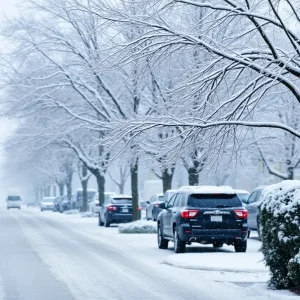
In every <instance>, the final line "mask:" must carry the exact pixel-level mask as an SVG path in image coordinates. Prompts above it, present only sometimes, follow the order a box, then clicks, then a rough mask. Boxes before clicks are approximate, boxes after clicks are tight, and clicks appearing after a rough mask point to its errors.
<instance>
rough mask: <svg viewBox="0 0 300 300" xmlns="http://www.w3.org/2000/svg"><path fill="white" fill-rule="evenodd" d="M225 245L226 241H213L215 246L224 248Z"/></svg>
mask: <svg viewBox="0 0 300 300" xmlns="http://www.w3.org/2000/svg"><path fill="white" fill-rule="evenodd" d="M223 245H224V243H222V242H213V246H214V248H222V247H223Z"/></svg>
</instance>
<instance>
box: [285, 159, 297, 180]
mask: <svg viewBox="0 0 300 300" xmlns="http://www.w3.org/2000/svg"><path fill="white" fill-rule="evenodd" d="M286 164H287V174H288V178H287V179H289V180H294V173H295V168H294V166H292V162H291V161H290V160H289V159H287V160H286Z"/></svg>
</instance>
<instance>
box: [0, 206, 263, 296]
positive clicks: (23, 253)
mask: <svg viewBox="0 0 300 300" xmlns="http://www.w3.org/2000/svg"><path fill="white" fill-rule="evenodd" d="M66 217H67V216H63V215H60V214H55V213H52V212H45V213H41V212H39V211H37V210H21V211H17V210H10V211H6V210H4V209H2V210H1V209H0V300H69V299H70V300H73V299H74V300H94V299H95V300H96V299H97V300H114V299H116V300H121V299H124V300H133V299H138V300H143V299H144V300H153V299H157V300H166V299H172V300H179V299H202V300H212V299H214V300H215V299H222V300H227V299H228V300H229V299H238V297H240V298H243V299H253V298H252V297H249V298H248V297H247V295H246V294H245V292H244V291H243V288H242V287H237V286H234V285H233V284H228V283H222V282H215V281H212V280H207V279H205V278H203V277H202V276H201V275H200V273H197V272H195V271H190V270H184V269H179V268H174V267H171V266H167V265H163V264H162V263H161V262H160V258H159V255H162V256H166V255H170V253H171V250H159V249H157V247H156V245H153V247H152V246H151V247H146V250H145V249H144V250H143V251H142V250H139V248H138V246H137V244H136V245H135V244H134V243H133V242H132V241H131V242H127V241H128V238H127V237H126V235H122V237H121V238H122V240H119V241H117V242H116V241H114V240H113V239H110V231H109V230H115V229H113V228H99V227H98V226H97V220H96V219H94V221H93V222H95V226H93V224H90V225H89V226H90V227H88V226H87V224H85V223H82V224H81V223H77V222H75V221H74V220H73V219H70V220H71V221H72V220H73V221H72V222H71V221H68V222H67V221H66ZM90 228H93V231H90V232H89V230H90ZM111 232H112V231H111ZM146 238H147V237H146ZM120 241H121V242H120ZM148 248H149V249H148ZM257 299H258V298H257Z"/></svg>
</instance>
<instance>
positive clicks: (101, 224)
mask: <svg viewBox="0 0 300 300" xmlns="http://www.w3.org/2000/svg"><path fill="white" fill-rule="evenodd" d="M98 225H99V226H103V225H104V223H103V222H102V221H101V216H100V213H99V214H98Z"/></svg>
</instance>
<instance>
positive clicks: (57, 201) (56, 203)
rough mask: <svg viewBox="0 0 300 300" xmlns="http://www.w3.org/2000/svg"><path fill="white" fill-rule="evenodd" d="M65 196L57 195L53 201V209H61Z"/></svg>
mask: <svg viewBox="0 0 300 300" xmlns="http://www.w3.org/2000/svg"><path fill="white" fill-rule="evenodd" d="M62 199H63V197H62V196H60V197H56V198H55V199H54V202H53V211H60V202H61V201H62Z"/></svg>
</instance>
